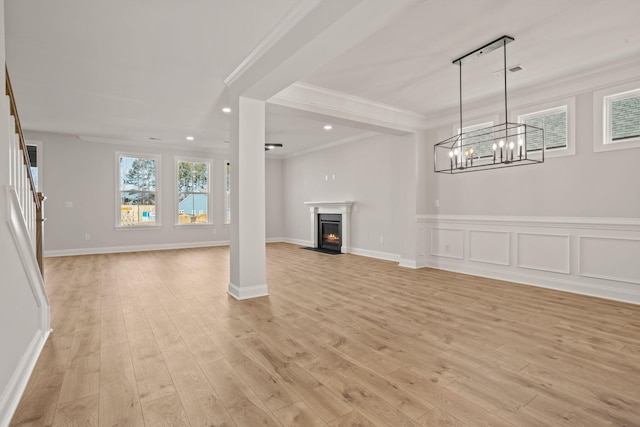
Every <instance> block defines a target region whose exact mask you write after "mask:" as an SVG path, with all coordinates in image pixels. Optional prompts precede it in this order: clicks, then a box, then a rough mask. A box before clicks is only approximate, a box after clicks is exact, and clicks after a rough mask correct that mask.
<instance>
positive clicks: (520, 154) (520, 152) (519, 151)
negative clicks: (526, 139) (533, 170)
mask: <svg viewBox="0 0 640 427" xmlns="http://www.w3.org/2000/svg"><path fill="white" fill-rule="evenodd" d="M522 144H523V142H522V140H520V141H518V157H519V158H520V160H522Z"/></svg>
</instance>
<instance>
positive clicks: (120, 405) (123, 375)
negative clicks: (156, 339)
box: [99, 343, 144, 426]
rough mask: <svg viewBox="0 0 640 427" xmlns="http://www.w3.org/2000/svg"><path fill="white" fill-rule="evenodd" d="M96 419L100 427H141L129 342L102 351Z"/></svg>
mask: <svg viewBox="0 0 640 427" xmlns="http://www.w3.org/2000/svg"><path fill="white" fill-rule="evenodd" d="M99 420H100V423H99V424H100V425H101V426H120V425H127V426H144V422H143V419H142V409H141V407H140V399H139V396H138V388H137V385H136V380H135V375H134V373H133V364H132V361H131V353H130V351H129V344H128V343H124V344H114V345H111V346H105V347H102V349H101V352H100V411H99Z"/></svg>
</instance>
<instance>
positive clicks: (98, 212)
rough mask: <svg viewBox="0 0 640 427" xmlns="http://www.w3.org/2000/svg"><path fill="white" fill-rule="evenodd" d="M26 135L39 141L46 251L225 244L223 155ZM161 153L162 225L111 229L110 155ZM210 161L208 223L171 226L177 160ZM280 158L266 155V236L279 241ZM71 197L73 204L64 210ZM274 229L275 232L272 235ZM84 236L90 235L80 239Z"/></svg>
mask: <svg viewBox="0 0 640 427" xmlns="http://www.w3.org/2000/svg"><path fill="white" fill-rule="evenodd" d="M26 137H27V139H29V140H36V141H42V145H43V158H42V162H43V170H44V172H43V192H44V194H45V195H46V196H47V201H46V202H45V217H46V218H47V221H46V222H45V227H44V249H45V255H46V256H56V255H73V254H83V253H100V252H114V251H129V250H145V249H155V248H157V249H161V248H174V247H176V248H177V247H193V246H209V245H226V244H228V242H229V226H228V225H224V223H223V221H224V217H223V215H224V186H223V178H224V161H225V160H228V158H229V155H228V153H224V152H213V151H206V150H202V149H200V150H177V149H175V148H166V147H163V148H155V147H150V146H141V145H131V144H126V143H122V144H110V143H94V142H84V141H82V140H80V139H79V138H78V137H76V136H73V135H64V134H54V133H44V132H27V133H26ZM117 151H120V152H130V153H147V154H159V155H160V156H161V159H160V175H161V177H160V179H159V208H158V210H159V213H158V215H159V216H160V222H161V225H162V227H161V228H160V229H152V230H125V231H117V230H116V228H115V215H116V213H115V212H116V211H115V185H116V184H115V182H116V180H115V174H116V152H117ZM176 156H184V157H194V158H203V159H212V161H213V163H212V168H211V169H212V170H211V185H212V197H213V211H212V213H211V214H212V218H213V222H214V224H213V225H212V226H196V227H184V226H183V227H176V226H175V222H176V218H175V211H176V208H175V203H176V200H175V198H176V194H175V191H176V184H175V177H174V174H175V161H176V160H175V157H176ZM280 168H281V161H279V160H267V165H266V169H267V173H266V179H267V187H270V188H273V189H274V190H273V191H270V198H269V208H268V210H267V225H268V227H267V238H281V237H282V233H281V231H282V230H281V226H280V225H279V224H280V218H281V217H282V213H281V207H282V192H281V191H277V189H278V188H281V186H282V174H281V171H280V170H279V169H280ZM66 202H71V204H72V207H65V206H66V205H65V203H66ZM271 233H273V234H271ZM87 234H89V235H90V236H91V237H90V240H86V239H85V235H87Z"/></svg>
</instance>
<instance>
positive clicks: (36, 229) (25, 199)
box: [5, 66, 46, 275]
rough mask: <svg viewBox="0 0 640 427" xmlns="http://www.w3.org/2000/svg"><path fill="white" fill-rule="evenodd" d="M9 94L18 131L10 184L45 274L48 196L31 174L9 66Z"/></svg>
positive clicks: (12, 136) (12, 146) (12, 149)
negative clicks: (44, 228)
mask: <svg viewBox="0 0 640 427" xmlns="http://www.w3.org/2000/svg"><path fill="white" fill-rule="evenodd" d="M5 73H6V74H5V75H6V94H7V96H8V97H9V110H10V113H11V116H12V120H13V125H14V133H12V134H10V137H9V143H10V171H9V185H10V186H11V187H13V189H14V191H15V192H16V196H17V199H18V203H19V205H20V210H21V212H22V217H23V219H24V223H25V225H26V228H27V231H28V233H29V238H30V240H31V246H32V248H33V250H34V253H35V256H36V260H37V261H38V266H39V267H40V273H41V274H42V275H44V267H43V264H42V223H43V222H44V218H43V217H42V204H43V202H44V200H45V199H46V198H45V197H44V196H43V195H42V193H39V192H38V190H37V189H36V184H35V181H34V179H33V175H32V173H31V161H30V160H29V153H28V151H27V144H26V143H25V141H24V134H23V133H22V126H21V125H20V117H19V116H18V109H17V108H16V100H15V96H14V94H13V88H12V86H11V79H10V78H9V71H8V70H7V68H6V66H5Z"/></svg>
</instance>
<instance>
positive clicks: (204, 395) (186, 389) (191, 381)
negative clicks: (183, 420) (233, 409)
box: [163, 349, 236, 426]
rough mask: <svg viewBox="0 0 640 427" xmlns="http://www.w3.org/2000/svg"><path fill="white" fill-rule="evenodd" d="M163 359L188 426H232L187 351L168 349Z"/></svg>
mask: <svg viewBox="0 0 640 427" xmlns="http://www.w3.org/2000/svg"><path fill="white" fill-rule="evenodd" d="M163 356H164V358H165V361H166V363H167V367H168V368H169V372H170V373H171V377H172V378H173V382H174V384H175V387H176V390H177V391H178V395H179V396H180V400H181V402H182V406H183V408H184V410H185V412H186V414H187V417H188V418H189V421H190V423H191V425H193V426H208V425H215V426H234V425H236V424H235V423H234V422H233V420H232V419H231V417H230V416H229V413H228V412H227V410H226V409H225V407H224V406H223V405H222V402H221V401H220V398H219V396H218V395H217V394H216V392H215V390H214V389H213V387H212V386H211V384H210V383H209V381H208V380H207V378H206V376H205V374H204V372H202V370H201V369H200V366H198V363H197V362H196V361H195V359H194V358H193V356H191V354H190V353H189V352H188V351H187V350H182V349H178V350H169V351H166V352H164V353H163Z"/></svg>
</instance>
